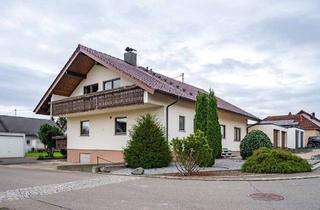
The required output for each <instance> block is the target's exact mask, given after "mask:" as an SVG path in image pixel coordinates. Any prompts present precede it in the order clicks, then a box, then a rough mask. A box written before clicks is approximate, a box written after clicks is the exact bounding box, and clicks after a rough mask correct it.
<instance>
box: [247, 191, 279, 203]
mask: <svg viewBox="0 0 320 210" xmlns="http://www.w3.org/2000/svg"><path fill="white" fill-rule="evenodd" d="M249 196H250V197H251V198H252V199H254V200H259V201H281V200H284V197H283V196H281V195H277V194H273V193H253V194H251V195H249Z"/></svg>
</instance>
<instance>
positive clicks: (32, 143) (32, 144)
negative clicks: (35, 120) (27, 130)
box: [25, 136, 44, 152]
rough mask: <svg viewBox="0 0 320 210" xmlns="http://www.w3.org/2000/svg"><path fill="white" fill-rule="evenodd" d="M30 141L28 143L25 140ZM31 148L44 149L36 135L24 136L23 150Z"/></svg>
mask: <svg viewBox="0 0 320 210" xmlns="http://www.w3.org/2000/svg"><path fill="white" fill-rule="evenodd" d="M28 140H29V141H30V144H29V145H28V144H27V142H28ZM32 148H34V149H44V145H43V143H42V142H41V141H40V139H39V138H38V137H36V136H26V138H25V150H26V152H28V151H31V150H32Z"/></svg>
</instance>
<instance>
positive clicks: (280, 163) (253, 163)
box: [241, 148, 311, 173]
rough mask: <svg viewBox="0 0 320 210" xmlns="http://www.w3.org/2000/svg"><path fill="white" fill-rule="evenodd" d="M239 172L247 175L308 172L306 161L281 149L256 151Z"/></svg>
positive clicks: (309, 169) (308, 167) (308, 166)
mask: <svg viewBox="0 0 320 210" xmlns="http://www.w3.org/2000/svg"><path fill="white" fill-rule="evenodd" d="M241 170H242V171H243V172H249V173H298V172H309V171H311V167H310V165H309V163H308V161H306V160H304V159H302V158H301V157H298V156H296V155H294V154H292V153H291V152H290V151H286V150H281V149H268V148H261V149H258V150H256V151H255V152H254V153H253V155H252V156H250V157H249V158H248V159H247V160H246V162H245V163H244V164H243V165H242V168H241Z"/></svg>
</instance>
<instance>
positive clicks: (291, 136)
mask: <svg viewBox="0 0 320 210" xmlns="http://www.w3.org/2000/svg"><path fill="white" fill-rule="evenodd" d="M296 132H299V135H298V139H297V141H298V148H299V147H305V146H306V144H304V143H303V137H302V140H301V133H303V136H304V135H305V134H304V130H302V129H299V128H288V148H291V149H296ZM301 142H302V143H301Z"/></svg>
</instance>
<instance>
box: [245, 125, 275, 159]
mask: <svg viewBox="0 0 320 210" xmlns="http://www.w3.org/2000/svg"><path fill="white" fill-rule="evenodd" d="M261 147H266V148H272V143H271V140H270V139H269V137H268V136H267V134H265V133H264V132H263V131H260V130H253V131H250V132H249V133H248V134H247V135H246V136H245V137H244V139H243V140H242V141H241V143H240V155H241V157H242V159H244V160H245V159H247V158H248V157H250V156H251V155H252V154H253V152H254V151H255V150H256V149H259V148H261Z"/></svg>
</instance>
